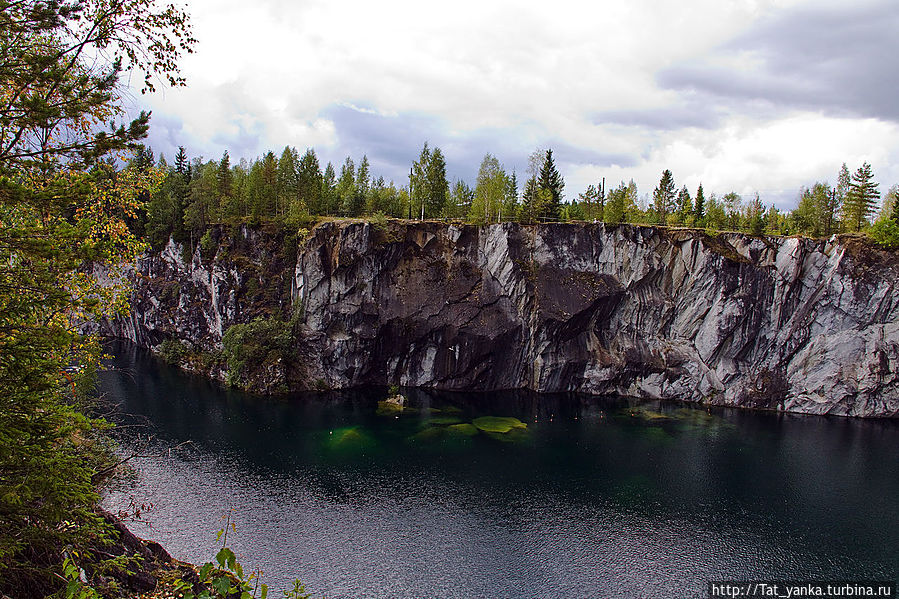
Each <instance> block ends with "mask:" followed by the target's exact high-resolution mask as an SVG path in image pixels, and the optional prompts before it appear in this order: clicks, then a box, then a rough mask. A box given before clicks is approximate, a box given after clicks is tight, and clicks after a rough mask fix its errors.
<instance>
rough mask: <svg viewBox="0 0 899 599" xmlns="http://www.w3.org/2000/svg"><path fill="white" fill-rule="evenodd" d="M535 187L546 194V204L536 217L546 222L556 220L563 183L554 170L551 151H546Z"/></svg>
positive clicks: (559, 209)
mask: <svg viewBox="0 0 899 599" xmlns="http://www.w3.org/2000/svg"><path fill="white" fill-rule="evenodd" d="M537 185H538V187H539V188H540V189H541V190H544V191H546V192H548V196H547V197H546V202H545V203H544V205H543V206H541V210H540V211H539V212H538V213H537V215H538V217H539V218H542V219H546V220H556V219H558V218H559V216H560V214H561V206H562V197H563V195H562V192H563V191H564V190H565V181H564V180H563V179H562V175H560V174H559V171H558V170H557V169H556V163H555V161H554V160H553V151H552V150H546V156H544V158H543V166H542V167H541V168H540V176H539V177H538V179H537Z"/></svg>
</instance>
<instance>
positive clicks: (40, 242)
mask: <svg viewBox="0 0 899 599" xmlns="http://www.w3.org/2000/svg"><path fill="white" fill-rule="evenodd" d="M192 44H193V38H192V36H191V33H190V27H189V24H188V22H187V16H186V14H184V13H183V12H181V11H178V10H176V9H174V8H173V7H172V6H168V7H163V8H158V7H157V6H156V3H155V2H154V1H153V0H86V1H80V2H74V1H69V0H17V1H4V0H0V593H6V594H10V595H13V596H16V597H43V596H45V595H48V594H51V593H53V592H56V591H59V590H60V587H61V586H62V585H64V584H68V583H66V582H65V580H66V576H68V575H69V574H71V568H72V566H73V563H74V562H73V560H74V559H75V557H74V556H76V555H77V556H79V557H78V559H79V560H80V561H81V562H83V563H81V566H82V567H84V568H85V569H87V570H93V569H92V568H91V567H89V566H90V564H91V563H96V561H100V560H99V557H98V554H99V551H100V548H102V547H106V546H107V545H108V544H109V543H110V542H111V539H112V537H113V536H114V534H113V531H112V530H111V528H110V525H109V523H108V522H107V520H106V519H105V518H104V517H102V516H100V515H99V514H98V513H97V512H96V510H95V507H96V504H97V502H98V500H99V497H98V494H97V490H96V482H97V478H98V477H97V474H98V473H99V472H102V471H104V469H108V468H109V467H110V465H111V464H112V461H113V459H112V457H111V456H112V455H113V454H112V452H111V441H110V440H109V438H108V436H107V435H106V434H105V432H104V431H105V429H106V427H107V424H106V423H105V422H104V421H102V420H99V419H95V418H91V417H89V416H87V415H86V414H85V412H86V411H87V409H88V408H89V407H90V405H89V400H88V398H89V395H90V393H89V392H90V391H91V390H92V387H93V374H94V373H95V372H96V370H97V367H98V363H99V360H100V357H101V351H100V347H99V343H98V342H97V340H96V339H92V338H90V337H85V336H83V335H81V334H80V330H81V327H82V325H83V324H84V323H85V322H88V321H91V320H93V319H96V318H98V317H102V316H109V315H113V314H121V313H123V312H124V311H125V310H127V303H126V299H125V298H126V295H127V294H126V293H125V291H126V289H125V288H124V287H123V286H122V285H116V284H112V285H106V284H101V281H100V279H99V278H98V277H97V276H95V275H94V273H95V272H97V271H96V270H94V269H95V268H98V267H99V268H101V269H105V275H109V278H108V279H107V282H108V281H110V280H111V281H115V280H116V279H117V278H118V277H117V276H116V268H117V266H118V265H121V264H122V263H124V262H126V261H128V260H129V259H130V258H132V257H133V256H134V255H135V254H136V253H137V252H138V251H140V249H141V248H142V247H143V245H142V243H141V242H140V240H139V239H138V238H137V236H136V235H135V234H134V231H132V229H131V228H130V226H129V223H132V222H134V221H136V220H137V216H138V213H139V212H140V211H141V210H142V204H143V198H144V197H146V196H147V195H149V194H150V193H152V191H153V190H154V189H155V187H156V186H157V185H158V184H159V182H160V181H161V173H160V171H158V169H155V168H145V169H137V168H126V169H122V168H121V163H120V162H118V157H117V153H118V152H123V151H126V150H128V149H129V148H133V147H135V145H136V144H137V142H138V141H139V140H140V139H142V138H143V137H144V136H145V135H146V132H147V126H148V122H149V115H148V114H146V113H140V114H139V115H138V116H137V117H136V118H134V119H131V120H130V122H129V120H128V119H127V118H126V109H125V103H124V97H125V95H126V93H127V92H126V88H125V86H123V85H121V83H120V80H119V79H120V77H121V76H122V75H123V74H124V73H126V72H129V71H131V72H135V73H139V74H141V75H142V76H143V77H145V83H146V85H145V87H146V88H147V89H152V87H153V86H152V79H153V78H154V77H160V78H162V79H164V80H167V81H168V82H169V83H172V84H176V85H178V84H181V83H182V81H181V80H180V77H179V75H178V72H177V64H176V63H177V60H178V58H179V57H180V55H181V54H182V53H184V52H189V51H190V48H191V45H192ZM116 121H119V122H118V123H116ZM66 560H68V561H66Z"/></svg>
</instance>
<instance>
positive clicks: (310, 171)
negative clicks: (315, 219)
mask: <svg viewBox="0 0 899 599" xmlns="http://www.w3.org/2000/svg"><path fill="white" fill-rule="evenodd" d="M322 185H323V182H322V171H321V167H320V166H319V164H318V157H317V156H316V155H315V151H314V150H313V149H312V148H309V149H307V150H306V153H305V154H303V157H302V158H301V159H300V165H299V168H298V169H297V193H298V194H299V198H300V201H302V202H303V203H304V204H305V205H306V209H307V210H309V213H310V214H325V213H327V208H326V207H325V206H323V202H322Z"/></svg>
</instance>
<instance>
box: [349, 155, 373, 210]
mask: <svg viewBox="0 0 899 599" xmlns="http://www.w3.org/2000/svg"><path fill="white" fill-rule="evenodd" d="M370 188H371V169H370V166H369V163H368V156H367V155H365V154H363V155H362V162H360V163H359V167H358V168H357V169H356V190H355V194H356V195H355V198H354V201H353V209H354V210H355V211H356V215H357V216H358V215H360V214H362V213H363V212H365V206H366V203H367V200H368V194H369V191H370Z"/></svg>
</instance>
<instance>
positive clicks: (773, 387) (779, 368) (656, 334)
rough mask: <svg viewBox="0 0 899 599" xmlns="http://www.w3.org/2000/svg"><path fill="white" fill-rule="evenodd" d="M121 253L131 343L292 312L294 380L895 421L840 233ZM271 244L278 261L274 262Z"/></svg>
mask: <svg viewBox="0 0 899 599" xmlns="http://www.w3.org/2000/svg"><path fill="white" fill-rule="evenodd" d="M216 231H217V233H216V234H217V235H218V241H219V251H218V253H217V254H216V256H215V257H213V258H211V259H203V258H202V257H201V256H200V254H199V252H197V253H195V254H194V255H193V256H192V257H191V259H190V260H187V261H185V260H184V259H183V258H182V251H183V248H182V247H180V246H179V245H178V244H175V243H174V242H170V243H169V245H168V246H167V247H166V248H165V249H164V250H163V251H162V252H159V253H156V254H147V255H145V256H144V257H142V258H141V259H140V260H138V262H137V264H136V265H135V266H134V269H133V271H132V272H131V275H130V276H131V277H132V279H133V281H134V295H133V306H134V308H133V312H132V314H131V316H130V317H128V318H125V319H122V320H120V321H117V322H114V323H108V325H107V327H106V332H107V333H109V334H114V335H118V336H122V337H125V338H128V339H131V340H132V341H134V342H136V343H138V344H140V345H143V346H147V347H153V346H156V345H158V344H159V343H160V342H161V341H162V340H163V339H165V338H166V337H171V336H174V337H177V338H179V339H182V340H185V341H188V342H190V343H192V344H194V345H196V346H198V347H201V348H208V349H215V348H216V347H220V344H221V337H222V335H223V333H224V331H226V330H227V328H228V327H229V326H230V325H231V324H234V323H238V322H247V321H248V320H250V319H251V318H253V317H256V316H265V315H271V314H281V315H283V316H284V317H285V318H287V317H289V315H290V314H292V313H293V311H294V310H302V312H301V313H300V315H299V318H300V321H299V325H298V327H299V329H300V334H299V336H298V342H297V348H296V355H297V359H298V360H300V361H301V362H302V364H303V368H304V373H305V374H304V377H302V382H300V383H297V382H296V381H291V382H290V384H291V385H292V386H293V387H294V388H298V387H307V388H312V387H314V386H321V385H322V384H325V385H326V386H328V387H331V388H344V387H351V386H357V385H367V384H380V385H389V384H398V385H410V386H423V387H433V388H438V389H455V390H492V389H510V388H531V389H534V390H537V391H577V392H586V393H593V394H621V395H627V396H634V397H641V398H652V399H672V400H682V401H690V402H705V403H707V404H713V405H727V406H743V407H753V408H762V409H776V410H785V411H792V412H804V413H812V414H839V415H847V416H888V417H895V416H897V414H899V295H897V289H896V281H897V280H899V255H897V254H896V253H888V252H883V251H879V250H876V249H874V248H872V247H871V246H870V245H867V244H865V243H863V242H862V241H860V240H858V239H855V238H832V239H831V240H829V241H816V240H810V239H800V238H773V237H771V238H760V237H750V236H746V235H740V234H721V235H717V236H711V235H708V234H706V233H703V232H697V231H666V230H662V229H655V228H650V227H639V226H631V225H618V226H609V225H604V224H601V223H600V224H555V225H541V226H523V225H517V224H510V223H507V224H501V225H491V226H486V227H477V226H473V225H458V224H441V223H431V222H426V223H414V224H412V223H406V224H404V223H400V222H394V221H388V223H387V224H386V225H381V226H375V225H373V224H370V223H360V222H329V223H324V224H321V225H319V226H318V227H316V228H315V229H313V231H312V232H311V233H310V234H309V236H308V237H307V238H306V239H305V240H302V241H301V242H297V243H294V245H293V246H291V245H290V238H289V237H285V235H284V233H283V232H281V233H278V232H264V231H256V230H252V229H248V228H246V227H245V228H243V229H242V230H241V231H240V234H239V235H233V236H229V235H228V234H227V233H226V232H225V231H224V230H216ZM285 246H288V249H293V250H295V256H294V255H288V254H290V253H291V252H286V253H285Z"/></svg>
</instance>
